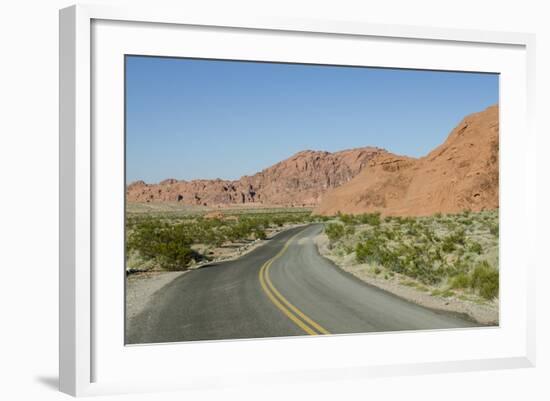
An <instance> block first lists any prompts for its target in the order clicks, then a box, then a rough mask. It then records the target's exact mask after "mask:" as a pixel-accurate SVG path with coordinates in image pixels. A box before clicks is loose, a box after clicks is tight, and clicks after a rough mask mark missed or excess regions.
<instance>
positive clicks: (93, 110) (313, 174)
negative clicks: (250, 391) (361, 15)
mask: <svg viewBox="0 0 550 401" xmlns="http://www.w3.org/2000/svg"><path fill="white" fill-rule="evenodd" d="M533 43H534V38H533V37H532V36H530V35H525V34H508V33H494V32H476V31H461V30H445V29H428V28H420V27H400V26H378V25H371V24H366V23H365V24H363V23H358V22H335V21H293V20H279V19H261V18H260V19H254V20H253V21H246V20H239V18H234V17H228V16H224V17H219V16H218V17H217V16H214V15H209V16H198V15H196V16H191V15H185V14H183V13H181V14H180V13H179V12H177V11H175V12H173V13H169V14H168V13H166V14H165V13H163V12H160V11H158V10H157V11H152V10H144V9H124V10H120V9H111V8H106V7H96V6H75V7H71V8H68V9H64V10H62V11H61V14H60V49H61V55H60V71H61V83H60V99H61V103H60V109H61V112H60V135H61V141H60V143H61V145H60V146H61V148H60V155H61V163H60V165H61V167H60V169H61V172H60V179H61V193H60V199H61V222H60V231H61V258H60V259H61V262H60V386H61V390H62V391H64V392H67V393H70V394H73V395H89V394H105V393H114V392H134V391H155V390H167V389H198V388H208V387H209V386H220V385H222V386H224V385H244V384H250V383H252V384H253V383H262V382H265V381H266V380H278V381H281V380H282V381H288V382H291V381H293V380H297V379H299V380H324V379H325V378H326V377H327V374H330V377H332V378H335V379H337V378H339V377H344V376H346V375H350V372H351V374H353V375H354V377H357V378H358V379H359V378H362V377H371V376H379V375H399V374H404V373H405V372H407V373H411V372H416V373H421V372H438V371H461V370H462V371H464V370H473V369H496V368H507V367H521V366H525V367H527V366H532V364H533V363H534V346H535V344H534V337H533V336H534V334H533V333H534V332H533V330H534V329H533V325H534V319H533V316H534V301H533V300H534V298H533V297H534V294H533V282H532V281H533V280H532V276H531V275H530V274H529V272H530V270H531V269H532V268H533V264H534V261H533V260H531V258H532V256H530V255H532V253H531V252H529V248H530V246H531V244H532V241H531V238H530V235H532V234H529V233H533V232H534V230H533V229H532V227H533V225H534V216H535V209H534V191H535V190H534V186H535V183H534V178H533V177H534V174H533V171H534V168H535V167H534V166H535V164H534V152H533V146H534V143H535V141H534V134H533V133H532V131H531V127H530V121H531V118H530V113H531V111H532V109H533V105H532V90H533V85H534V73H533V71H532V68H533V60H532V58H533V57H534V55H533ZM526 144H527V145H526ZM214 360H215V363H212V361H214ZM182 361H184V362H183V363H182Z"/></svg>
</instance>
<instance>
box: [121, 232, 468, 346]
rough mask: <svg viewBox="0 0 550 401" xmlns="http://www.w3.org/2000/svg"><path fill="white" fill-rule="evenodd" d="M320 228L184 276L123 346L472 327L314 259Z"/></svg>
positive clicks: (283, 236)
mask: <svg viewBox="0 0 550 401" xmlns="http://www.w3.org/2000/svg"><path fill="white" fill-rule="evenodd" d="M321 230H322V225H321V224H312V225H309V226H306V227H298V228H294V229H290V230H287V231H284V232H282V233H280V234H278V235H277V236H275V237H274V238H273V239H271V240H270V241H268V242H267V243H266V244H265V245H263V246H261V247H259V248H256V249H255V250H253V251H252V252H250V253H248V254H246V255H244V256H242V257H241V258H239V259H237V260H234V261H228V262H222V263H217V264H212V265H209V266H205V267H202V268H200V269H197V270H194V271H191V272H189V273H187V274H184V275H182V276H180V277H178V278H176V279H175V280H174V281H172V282H171V283H169V284H168V285H166V286H165V287H163V288H162V289H161V290H160V291H158V292H157V293H156V294H155V295H154V296H153V297H152V299H151V301H150V302H149V304H148V306H147V307H146V308H145V310H144V311H143V312H142V313H140V314H139V315H137V316H136V317H135V318H133V319H132V320H131V321H129V322H128V324H127V328H126V343H127V344H142V343H162V342H176V341H190V340H219V339H236V338H259V337H278V336H298V335H319V334H342V333H361V332H363V333H364V332H379V331H397V330H418V329H442V328H457V327H472V326H477V325H478V324H475V323H473V322H470V321H468V320H465V319H462V318H461V317H459V316H458V315H454V314H449V313H445V312H439V311H434V310H431V309H427V308H424V307H421V306H419V305H416V304H413V303H411V302H408V301H406V300H404V299H402V298H399V297H397V296H394V295H393V294H390V293H388V292H386V291H383V290H380V289H378V288H376V287H373V286H371V285H368V284H366V283H364V282H362V281H360V280H359V279H357V278H355V277H354V276H352V275H350V274H348V273H346V272H344V271H342V270H341V269H339V268H338V267H336V266H334V265H333V264H332V262H330V261H329V260H327V259H325V258H323V257H322V256H320V255H319V253H318V251H317V247H316V245H315V243H314V238H315V236H316V235H317V234H318V233H319V232H320V231H321Z"/></svg>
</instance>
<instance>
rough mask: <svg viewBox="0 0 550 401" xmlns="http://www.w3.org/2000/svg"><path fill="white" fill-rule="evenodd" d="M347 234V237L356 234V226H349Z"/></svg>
mask: <svg viewBox="0 0 550 401" xmlns="http://www.w3.org/2000/svg"><path fill="white" fill-rule="evenodd" d="M345 234H346V235H347V236H350V235H353V234H355V226H348V227H346V230H345Z"/></svg>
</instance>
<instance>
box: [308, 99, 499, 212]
mask: <svg viewBox="0 0 550 401" xmlns="http://www.w3.org/2000/svg"><path fill="white" fill-rule="evenodd" d="M498 115H499V111H498V105H495V106H491V107H489V108H487V109H486V110H484V111H482V112H479V113H475V114H471V115H469V116H467V117H465V118H464V119H463V120H462V121H461V122H460V124H458V126H457V127H456V128H455V129H454V130H453V131H452V132H451V133H450V134H449V136H448V138H447V140H446V141H445V142H444V143H443V144H442V145H440V146H439V147H437V148H436V149H434V150H433V151H432V152H430V153H429V154H428V155H427V156H425V157H422V158H420V159H413V158H409V157H405V156H397V155H393V154H390V153H387V152H383V153H380V154H377V155H376V156H375V157H373V158H371V159H370V160H369V162H368V165H367V166H366V167H365V168H364V169H363V170H362V171H361V172H360V173H359V174H358V175H356V176H355V177H354V178H353V179H352V180H350V181H349V182H347V183H344V184H342V185H341V186H339V187H338V188H335V189H333V190H331V191H329V192H327V193H326V194H325V195H324V196H323V199H322V201H321V202H320V204H319V206H318V207H317V208H316V209H315V210H314V212H315V213H317V214H320V215H334V214H336V213H338V212H342V213H352V214H356V213H365V212H376V211H378V212H381V213H382V214H384V215H400V216H422V215H431V214H434V213H438V212H441V213H455V212H460V211H463V210H466V209H469V210H472V211H480V210H483V209H495V208H498V206H499V168H498V164H499V119H498Z"/></svg>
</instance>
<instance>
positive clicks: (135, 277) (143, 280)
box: [126, 271, 186, 319]
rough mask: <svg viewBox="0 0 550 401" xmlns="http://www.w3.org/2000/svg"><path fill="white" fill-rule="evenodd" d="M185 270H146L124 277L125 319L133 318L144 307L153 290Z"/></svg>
mask: <svg viewBox="0 0 550 401" xmlns="http://www.w3.org/2000/svg"><path fill="white" fill-rule="evenodd" d="M185 273H186V272H184V271H183V272H147V273H136V274H131V275H129V276H128V277H126V319H133V318H134V317H135V316H136V315H138V314H139V313H140V312H142V311H143V309H145V306H146V305H147V302H149V299H150V298H151V297H152V296H153V294H154V293H155V292H157V291H158V290H160V289H161V288H162V287H164V286H165V285H166V284H168V283H169V282H171V281H172V280H174V279H176V278H178V277H179V276H181V275H183V274H185Z"/></svg>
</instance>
